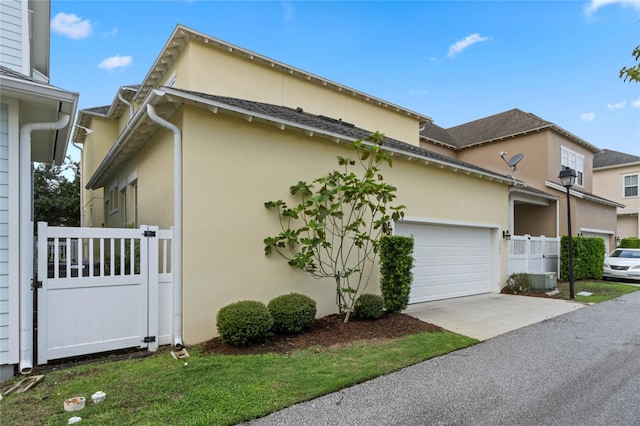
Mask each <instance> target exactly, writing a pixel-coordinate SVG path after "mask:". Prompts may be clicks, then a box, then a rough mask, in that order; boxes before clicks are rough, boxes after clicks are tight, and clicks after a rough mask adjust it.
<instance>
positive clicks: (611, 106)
mask: <svg viewBox="0 0 640 426" xmlns="http://www.w3.org/2000/svg"><path fill="white" fill-rule="evenodd" d="M626 104H627V101H620V102H616V103H615V104H607V108H609V109H622V108H624V106H625V105H626Z"/></svg>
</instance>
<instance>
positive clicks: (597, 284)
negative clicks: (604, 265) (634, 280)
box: [554, 281, 640, 303]
mask: <svg viewBox="0 0 640 426" xmlns="http://www.w3.org/2000/svg"><path fill="white" fill-rule="evenodd" d="M558 290H559V291H560V294H558V295H557V296H554V298H557V299H567V300H569V283H567V282H563V283H558ZM638 290H640V287H635V286H632V285H628V284H623V283H614V282H609V281H576V282H575V283H574V291H575V293H576V296H575V300H577V301H578V302H587V303H600V302H605V301H607V300H611V299H615V298H616V297H620V296H622V295H624V294H627V293H632V292H634V291H638ZM581 291H587V292H589V293H593V294H592V295H591V296H578V295H577V294H578V293H580V292H581Z"/></svg>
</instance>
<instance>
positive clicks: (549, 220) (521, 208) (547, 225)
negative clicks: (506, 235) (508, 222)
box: [512, 202, 557, 237]
mask: <svg viewBox="0 0 640 426" xmlns="http://www.w3.org/2000/svg"><path fill="white" fill-rule="evenodd" d="M556 216H557V214H556V203H555V202H550V203H549V205H548V206H538V205H534V204H516V205H515V206H514V222H515V223H514V225H515V228H514V231H512V232H513V233H514V235H524V234H529V235H532V236H535V237H538V236H541V235H544V236H546V237H556V236H557V235H556Z"/></svg>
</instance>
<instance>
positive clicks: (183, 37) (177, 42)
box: [135, 24, 433, 122]
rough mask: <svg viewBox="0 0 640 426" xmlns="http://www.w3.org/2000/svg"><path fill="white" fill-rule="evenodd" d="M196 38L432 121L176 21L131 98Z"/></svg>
mask: <svg viewBox="0 0 640 426" xmlns="http://www.w3.org/2000/svg"><path fill="white" fill-rule="evenodd" d="M190 38H193V39H196V40H198V41H200V42H202V43H205V44H207V45H210V46H212V47H216V48H218V49H221V50H226V51H227V52H229V53H233V54H236V55H238V56H241V57H243V58H246V59H249V60H252V61H255V62H259V63H262V64H263V65H265V66H268V67H270V68H274V69H278V70H281V71H284V72H285V73H287V74H291V75H295V76H297V77H299V78H301V79H304V80H308V81H311V82H314V83H316V84H320V85H322V86H325V87H328V88H331V89H333V90H336V91H338V92H344V93H348V94H351V95H352V96H354V97H356V98H359V99H361V100H364V101H365V102H369V103H373V104H376V105H378V106H381V107H383V108H386V109H392V110H394V111H396V112H398V113H400V114H403V115H407V116H410V117H413V118H415V119H416V120H418V121H419V122H427V121H428V122H432V121H433V120H432V118H431V117H428V116H426V115H423V114H420V113H417V112H415V111H411V110H409V109H406V108H403V107H401V106H399V105H396V104H393V103H391V102H387V101H384V100H382V99H379V98H376V97H375V96H371V95H368V94H366V93H363V92H360V91H358V90H355V89H352V88H350V87H347V86H343V85H341V84H339V83H336V82H333V81H331V80H327V79H325V78H322V77H320V76H317V75H315V74H311V73H308V72H306V71H303V70H301V69H298V68H294V67H292V66H289V65H287V64H284V63H282V62H278V61H276V60H273V59H270V58H268V57H266V56H262V55H260V54H257V53H255V52H252V51H250V50H247V49H243V48H242V47H239V46H236V45H233V44H231V43H227V42H225V41H222V40H220V39H216V38H215V37H211V36H208V35H206V34H203V33H201V32H198V31H195V30H192V29H191V28H188V27H185V26H183V25H180V24H178V25H177V26H176V28H175V29H174V31H173V33H172V34H171V36H170V38H169V40H168V41H167V43H166V44H165V46H164V47H163V49H162V51H161V52H160V55H158V58H157V59H156V61H155V62H154V63H153V65H152V66H151V68H150V70H149V72H148V73H147V75H146V77H145V78H144V80H143V82H142V84H141V85H140V89H139V90H138V93H137V94H136V97H135V101H136V102H141V101H142V99H144V98H145V97H146V96H147V94H148V93H149V92H150V91H151V90H153V89H155V88H158V87H160V85H161V82H160V80H161V79H162V77H163V76H164V75H165V73H166V71H167V70H168V69H169V68H170V67H171V65H172V64H173V61H174V60H175V58H176V57H177V56H178V55H179V53H180V51H181V50H182V49H183V48H184V46H185V45H186V44H187V41H188V40H189V39H190Z"/></svg>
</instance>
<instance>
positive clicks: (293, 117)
mask: <svg viewBox="0 0 640 426" xmlns="http://www.w3.org/2000/svg"><path fill="white" fill-rule="evenodd" d="M172 89H173V90H176V91H178V92H183V93H187V94H191V95H194V96H198V97H202V98H204V99H209V100H213V101H216V102H220V103H223V104H226V105H229V106H232V107H236V108H238V109H242V110H245V111H247V112H253V113H256V114H262V115H265V116H269V117H273V118H277V119H281V120H285V121H289V122H292V123H296V124H299V125H303V126H307V127H311V128H316V129H320V130H325V131H328V132H331V133H335V134H337V135H342V136H346V137H351V138H354V139H364V138H366V137H368V136H369V135H370V134H371V133H372V132H371V131H368V130H365V129H361V128H358V127H355V126H354V125H353V124H350V123H346V122H343V121H341V120H339V119H334V118H330V117H326V116H323V115H315V114H310V113H308V112H304V111H303V110H302V109H301V108H299V109H293V108H288V107H284V106H278V105H272V104H266V103H262V102H254V101H248V100H245V99H238V98H230V97H226V96H217V95H210V94H206V93H201V92H193V91H189V90H182V89H175V88H172ZM385 145H386V146H387V147H390V148H393V149H395V150H398V151H401V152H403V153H405V154H414V155H416V156H422V157H426V158H431V159H433V160H437V161H441V162H445V163H448V164H451V165H452V166H459V167H464V168H466V169H471V170H476V171H478V172H481V173H483V174H487V175H493V176H496V177H498V178H500V179H510V178H509V177H508V176H506V175H502V174H500V173H495V172H493V171H491V170H487V169H483V168H482V167H478V166H476V165H473V164H469V163H465V162H463V161H459V160H457V159H455V158H451V157H448V156H446V155H442V154H439V153H436V152H433V151H429V150H426V149H424V148H420V147H417V146H415V145H411V144H408V143H406V142H401V141H399V140H396V139H392V138H388V137H387V138H385Z"/></svg>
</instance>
